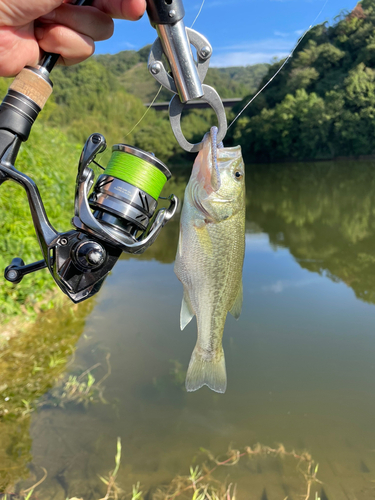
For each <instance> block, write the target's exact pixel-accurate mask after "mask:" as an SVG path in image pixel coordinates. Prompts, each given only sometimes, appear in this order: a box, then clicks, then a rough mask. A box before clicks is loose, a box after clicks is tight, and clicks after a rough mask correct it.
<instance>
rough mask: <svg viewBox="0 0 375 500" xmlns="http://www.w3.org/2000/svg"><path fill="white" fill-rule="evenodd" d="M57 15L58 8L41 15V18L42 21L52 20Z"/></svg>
mask: <svg viewBox="0 0 375 500" xmlns="http://www.w3.org/2000/svg"><path fill="white" fill-rule="evenodd" d="M55 17H56V10H52V11H51V12H48V14H45V15H44V16H41V17H40V18H39V19H40V20H41V21H52V20H53V19H55Z"/></svg>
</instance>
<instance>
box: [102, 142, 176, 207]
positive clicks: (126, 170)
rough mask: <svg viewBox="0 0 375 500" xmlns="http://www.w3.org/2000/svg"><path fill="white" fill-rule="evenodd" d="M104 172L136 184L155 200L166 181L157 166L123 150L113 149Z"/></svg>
mask: <svg viewBox="0 0 375 500" xmlns="http://www.w3.org/2000/svg"><path fill="white" fill-rule="evenodd" d="M104 173H105V175H111V176H112V177H116V178H117V179H121V180H122V181H125V182H128V183H129V184H132V185H133V186H136V187H137V188H139V189H141V190H142V191H145V192H146V193H147V194H149V195H150V196H152V197H153V198H154V199H155V200H157V199H158V198H159V195H160V193H161V190H162V189H163V186H164V184H165V183H166V182H167V177H166V176H165V175H164V174H163V172H161V171H160V170H159V169H158V168H157V167H155V166H154V165H152V164H151V163H148V162H147V161H145V160H143V159H142V158H139V157H138V156H134V155H132V154H130V153H125V152H123V151H113V153H112V156H111V159H110V160H109V163H108V166H107V168H106V169H105V172H104Z"/></svg>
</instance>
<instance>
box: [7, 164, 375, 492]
mask: <svg viewBox="0 0 375 500" xmlns="http://www.w3.org/2000/svg"><path fill="white" fill-rule="evenodd" d="M374 167H375V164H374V163H371V162H357V163H355V162H338V163H333V162H329V163H328V162H327V163H317V164H294V165H286V164H285V165H278V166H272V165H264V166H260V167H251V168H248V172H247V187H248V198H247V233H246V256H245V263H244V273H243V281H244V307H243V312H242V315H241V318H240V319H239V320H238V321H235V320H234V319H233V318H232V317H231V316H228V319H227V323H226V328H225V333H224V339H223V346H224V351H225V355H226V364H227V371H228V389H227V392H226V394H225V395H219V394H215V393H213V392H211V391H210V390H209V389H207V388H206V387H205V388H203V389H201V390H200V391H198V392H196V393H189V394H188V393H186V392H185V389H184V387H183V386H181V385H180V384H179V381H180V378H181V374H182V373H181V372H182V371H183V370H186V368H187V365H188V362H189V359H190V355H191V352H192V350H193V348H194V344H195V340H196V322H195V320H194V321H192V322H191V323H190V324H189V325H188V326H187V327H186V329H185V330H184V331H183V332H180V330H179V310H180V304H181V298H182V285H181V284H180V283H179V281H178V280H177V278H176V277H175V275H174V273H173V256H174V254H175V250H176V246H177V238H178V222H177V221H172V222H171V223H170V224H169V226H167V227H166V228H165V231H164V234H162V235H161V236H160V238H159V240H158V242H157V243H156V244H155V246H154V247H153V248H151V249H150V251H149V252H148V253H146V254H145V255H144V256H142V258H138V259H135V258H124V259H123V260H121V261H119V263H118V264H117V265H116V267H115V269H114V271H113V273H112V275H111V276H110V277H109V278H108V279H107V281H106V284H105V286H104V287H103V289H102V291H101V292H100V294H99V295H98V297H97V298H96V299H95V303H94V305H93V306H94V307H93V309H92V311H91V312H89V313H88V315H87V318H86V323H85V327H84V331H83V334H82V335H81V337H80V339H79V341H78V342H77V345H76V352H75V357H74V359H73V360H72V363H71V364H70V365H69V367H68V368H67V374H69V373H80V372H82V371H83V370H86V369H87V368H89V367H90V366H93V365H95V364H96V363H102V366H101V367H98V368H97V369H96V370H98V371H97V372H96V373H97V376H98V377H99V376H101V375H103V374H104V373H105V370H104V367H105V357H106V355H107V353H110V365H111V374H110V376H109V377H108V379H107V380H106V381H105V383H104V385H105V391H104V393H103V395H104V398H105V400H106V401H107V403H108V404H102V403H98V404H95V405H89V406H88V407H87V408H86V409H85V408H84V407H83V406H82V405H74V404H70V405H67V406H66V407H65V408H54V407H47V406H44V407H42V408H41V409H39V410H38V411H37V412H34V413H33V414H32V418H31V426H30V431H29V432H30V436H31V440H32V445H31V448H30V456H29V457H28V459H27V460H31V465H29V468H30V471H31V475H32V474H36V472H35V471H37V470H38V467H45V468H46V469H47V470H48V477H47V479H46V481H45V482H44V485H43V487H40V492H39V493H38V497H39V498H40V499H43V498H54V499H65V498H66V497H68V496H77V497H83V498H85V499H91V498H100V495H101V496H103V488H102V486H101V485H100V481H98V476H97V475H98V474H101V475H106V474H107V473H108V471H109V470H111V469H113V460H114V458H113V457H114V454H115V447H116V439H117V437H118V436H119V437H121V439H122V446H123V457H122V467H121V469H120V473H119V480H118V482H119V484H121V486H122V487H123V489H124V490H126V491H129V490H130V488H131V485H132V484H134V483H136V482H137V481H140V482H141V483H142V485H143V491H150V497H149V498H152V497H151V492H152V491H153V488H155V487H156V486H157V485H160V484H163V483H166V482H168V481H170V480H171V479H172V477H173V476H175V475H176V474H187V473H188V471H189V466H190V464H191V463H192V461H193V459H194V457H195V456H197V455H198V452H199V449H200V448H201V447H204V448H207V449H209V450H211V451H212V452H213V453H215V454H219V453H223V452H225V450H227V448H228V446H229V445H230V444H232V446H234V447H235V448H243V447H244V446H247V445H251V446H252V445H254V444H255V443H257V442H260V443H263V444H265V445H269V446H275V444H276V443H283V445H284V446H285V447H286V448H287V449H288V450H291V449H295V450H298V451H302V450H308V451H309V452H310V453H311V454H312V456H313V458H314V459H315V460H316V462H318V463H319V474H318V477H319V479H320V480H321V481H322V482H323V485H320V486H319V487H318V491H319V494H320V495H321V498H325V499H327V498H328V499H341V498H342V499H350V500H352V499H353V500H354V499H370V498H375V489H374V488H375V482H374V481H375V425H374V416H375V361H374V358H375V329H374V326H375V307H374V303H375V168H374ZM175 187H176V186H175ZM177 188H178V189H179V191H182V190H183V180H181V181H180V184H179V185H178V186H177ZM57 324H58V323H57V321H56V325H57ZM54 327H55V326H54V323H53V321H52V323H51V322H50V324H49V328H50V330H51V332H52V331H53V329H54ZM3 432H6V430H3ZM225 473H230V474H231V475H232V477H233V480H235V481H236V482H237V484H238V498H239V499H241V498H242V499H253V498H254V499H259V500H260V499H263V500H266V499H268V500H272V499H281V500H282V499H284V498H285V497H286V496H288V498H290V499H297V498H301V495H302V494H303V492H304V483H303V480H301V477H300V475H299V474H298V473H297V471H296V470H295V469H293V468H292V469H290V468H288V465H287V464H286V465H284V464H283V462H282V461H280V460H279V461H272V460H269V461H268V462H267V460H263V461H262V463H261V464H258V465H257V466H256V467H255V466H254V464H251V463H250V462H246V461H245V462H243V463H242V464H241V465H239V466H238V467H237V468H232V469H231V470H229V469H227V470H226V471H225ZM39 475H40V474H39ZM25 484H26V483H25ZM27 484H31V483H30V481H29V483H27ZM311 498H313V495H311Z"/></svg>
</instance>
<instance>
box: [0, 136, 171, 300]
mask: <svg viewBox="0 0 375 500" xmlns="http://www.w3.org/2000/svg"><path fill="white" fill-rule="evenodd" d="M19 146H20V139H19V138H18V137H17V136H15V137H14V139H13V141H12V142H11V143H10V144H9V145H8V148H7V149H6V151H5V152H4V154H3V155H2V158H1V159H0V184H1V183H2V182H4V181H6V180H13V181H15V182H17V183H18V184H20V185H22V186H23V187H24V189H25V190H26V193H27V195H28V200H29V205H30V210H31V214H32V218H33V222H34V226H35V230H36V234H37V237H38V240H39V244H40V248H41V250H42V254H43V260H41V261H38V262H35V263H32V264H28V265H25V264H24V262H23V261H22V259H20V258H15V259H13V261H12V263H11V264H10V265H9V266H8V267H7V268H6V269H5V273H4V276H5V278H6V279H7V280H8V281H10V282H12V283H14V284H16V283H19V282H20V281H21V280H22V278H23V276H24V275H26V274H29V273H31V272H34V271H37V270H39V269H43V268H45V267H48V269H49V271H50V273H51V275H52V276H53V278H54V280H55V282H56V283H57V285H58V286H59V287H60V289H61V290H62V291H63V292H64V293H65V294H66V295H68V296H69V297H70V298H71V300H72V301H73V302H75V303H77V302H81V301H83V300H85V299H87V298H89V297H91V296H93V295H94V294H96V293H97V292H98V291H99V290H100V288H101V286H102V284H103V282H104V280H105V278H106V277H107V275H108V274H109V272H110V271H111V270H112V268H113V266H114V265H115V264H116V262H117V260H118V258H119V257H120V255H121V253H122V252H127V253H133V254H140V253H143V252H144V251H145V250H146V249H147V248H148V247H149V246H150V245H151V244H152V243H153V242H154V241H155V240H156V238H157V236H158V235H159V233H160V231H161V229H162V228H163V226H164V225H165V224H166V223H167V222H168V221H169V220H170V219H171V217H173V215H174V213H175V211H176V208H177V205H178V199H177V198H176V197H175V196H174V195H171V196H170V198H169V199H170V206H169V208H168V209H165V208H161V209H160V210H159V211H157V212H156V209H157V204H158V202H157V200H158V197H159V195H160V192H161V190H162V188H163V186H164V185H165V183H166V181H167V180H168V179H169V178H170V177H171V174H170V172H169V170H168V168H167V167H166V166H165V165H164V164H163V163H162V162H161V161H160V160H158V159H157V158H155V157H154V156H153V155H152V154H150V153H147V152H145V151H142V150H140V149H138V148H134V147H132V146H128V145H125V144H121V145H120V144H118V145H115V146H114V147H113V154H112V158H111V160H110V162H109V165H108V167H107V169H106V170H105V172H104V174H103V175H101V176H99V177H98V179H97V181H96V183H95V185H94V177H95V176H94V172H93V170H92V169H91V168H90V166H89V165H90V164H91V163H92V162H94V161H95V157H96V155H97V154H98V153H101V152H103V151H104V150H105V148H106V142H105V139H104V137H103V136H102V135H100V134H93V135H91V136H90V137H89V138H88V140H87V141H86V144H85V146H84V148H83V151H82V154H81V158H80V161H79V166H78V175H77V180H76V192H75V215H74V218H73V221H72V222H73V225H74V226H75V228H76V229H73V230H69V231H67V232H64V233H58V232H57V231H56V230H55V229H54V228H53V227H52V226H51V224H50V222H49V221H48V217H47V215H46V212H45V209H44V206H43V202H42V199H41V196H40V194H39V191H38V188H37V186H36V184H35V183H34V182H33V180H32V179H30V178H29V177H28V176H26V175H25V174H23V173H21V172H19V171H18V170H16V168H15V167H14V165H13V163H14V162H15V159H16V156H17V153H18V149H19ZM93 186H94V188H93V191H92V193H91V194H90V190H91V188H92V187H93Z"/></svg>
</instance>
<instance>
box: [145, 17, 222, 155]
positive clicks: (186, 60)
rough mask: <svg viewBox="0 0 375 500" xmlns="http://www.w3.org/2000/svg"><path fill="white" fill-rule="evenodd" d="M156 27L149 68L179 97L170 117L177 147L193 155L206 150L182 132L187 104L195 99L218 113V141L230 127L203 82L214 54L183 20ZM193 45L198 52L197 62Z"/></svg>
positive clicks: (217, 99) (214, 95) (219, 103)
mask: <svg viewBox="0 0 375 500" xmlns="http://www.w3.org/2000/svg"><path fill="white" fill-rule="evenodd" d="M155 27H156V30H157V32H158V35H159V38H157V39H156V40H155V42H154V44H153V46H152V48H151V52H150V56H149V60H148V69H149V71H150V73H151V75H152V76H153V77H154V78H155V79H156V80H157V81H158V82H159V83H160V84H161V85H162V86H163V87H165V88H166V89H167V90H169V91H170V92H172V93H174V94H176V95H174V96H173V97H172V100H171V102H170V105H169V118H170V122H171V127H172V131H173V133H174V136H175V137H176V140H177V142H178V144H179V145H180V146H181V147H182V148H183V149H184V150H185V151H189V152H191V153H195V152H198V151H200V150H201V149H202V147H203V142H199V143H197V144H192V143H190V142H189V141H187V140H186V139H185V136H184V134H183V132H182V129H181V116H182V111H183V109H184V106H185V104H186V103H187V102H189V101H191V100H193V99H201V100H202V101H205V102H207V103H208V104H209V105H210V106H211V107H212V109H213V110H214V111H215V113H216V116H217V119H218V134H217V140H218V142H221V141H223V139H224V137H225V135H226V133H227V128H228V126H227V118H226V114H225V109H224V105H223V103H222V100H221V98H220V96H219V94H218V93H217V92H216V90H215V89H214V88H212V87H210V86H208V85H205V84H204V83H203V82H204V79H205V78H206V75H207V71H208V67H209V64H210V58H211V55H212V47H211V45H210V43H209V42H208V40H207V39H206V38H205V37H204V36H203V35H201V34H200V33H198V32H197V31H195V30H193V29H190V28H186V27H185V24H184V22H183V20H182V19H179V20H178V22H176V23H175V24H160V25H159V24H156V26H155ZM191 45H193V47H195V49H196V51H197V62H196V61H195V60H194V58H193V54H192V51H191ZM163 54H164V55H165V56H166V57H167V59H168V62H169V65H170V67H171V70H172V75H171V74H169V73H168V71H167V70H166V68H165V67H164V64H163V61H162V56H163Z"/></svg>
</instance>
